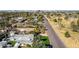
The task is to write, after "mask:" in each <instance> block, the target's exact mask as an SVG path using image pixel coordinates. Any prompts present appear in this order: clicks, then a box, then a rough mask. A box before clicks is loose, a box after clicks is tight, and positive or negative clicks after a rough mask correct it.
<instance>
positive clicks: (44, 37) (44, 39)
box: [40, 36, 50, 44]
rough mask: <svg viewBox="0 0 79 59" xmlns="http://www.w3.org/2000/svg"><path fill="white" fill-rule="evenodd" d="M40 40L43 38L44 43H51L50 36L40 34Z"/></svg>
mask: <svg viewBox="0 0 79 59" xmlns="http://www.w3.org/2000/svg"><path fill="white" fill-rule="evenodd" d="M40 40H41V41H42V42H43V43H44V44H50V42H49V38H48V36H40Z"/></svg>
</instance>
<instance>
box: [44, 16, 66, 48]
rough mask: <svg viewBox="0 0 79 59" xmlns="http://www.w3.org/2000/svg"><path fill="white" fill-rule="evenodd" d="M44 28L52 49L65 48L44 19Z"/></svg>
mask: <svg viewBox="0 0 79 59" xmlns="http://www.w3.org/2000/svg"><path fill="white" fill-rule="evenodd" d="M44 26H45V27H46V30H47V34H48V37H49V41H50V44H51V45H52V46H53V47H54V48H66V46H65V45H64V43H63V42H62V41H61V40H60V38H59V37H58V36H57V34H56V33H55V31H54V30H53V28H52V27H51V25H50V24H49V22H48V20H47V19H46V18H45V17H44Z"/></svg>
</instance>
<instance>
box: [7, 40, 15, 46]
mask: <svg viewBox="0 0 79 59" xmlns="http://www.w3.org/2000/svg"><path fill="white" fill-rule="evenodd" d="M15 43H16V41H9V42H8V44H11V45H12V46H14V45H15Z"/></svg>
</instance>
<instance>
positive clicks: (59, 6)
mask: <svg viewBox="0 0 79 59" xmlns="http://www.w3.org/2000/svg"><path fill="white" fill-rule="evenodd" d="M78 4H79V1H78V0H0V10H79V8H78Z"/></svg>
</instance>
